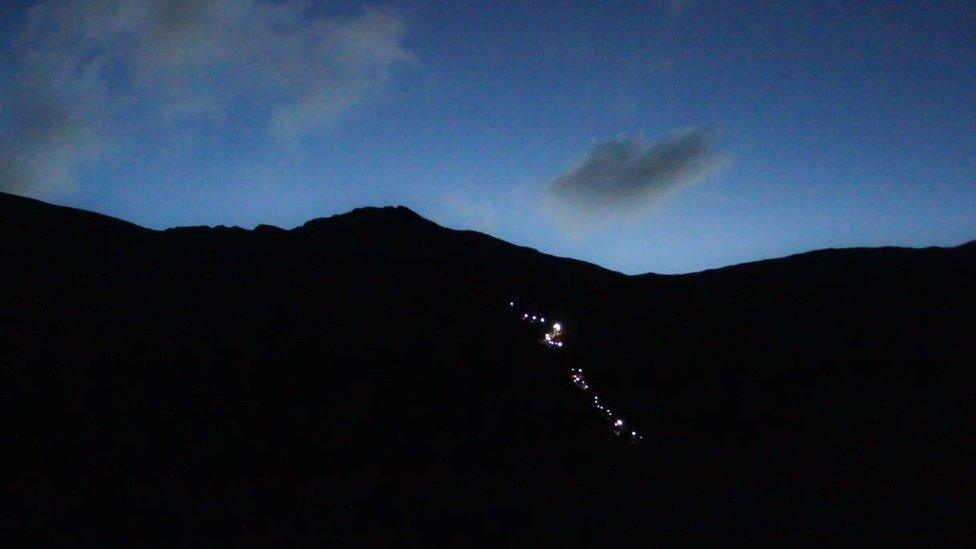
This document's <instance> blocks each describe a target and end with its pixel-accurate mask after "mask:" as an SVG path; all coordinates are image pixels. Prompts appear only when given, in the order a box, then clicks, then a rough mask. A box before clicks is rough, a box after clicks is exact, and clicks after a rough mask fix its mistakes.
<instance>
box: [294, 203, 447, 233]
mask: <svg viewBox="0 0 976 549" xmlns="http://www.w3.org/2000/svg"><path fill="white" fill-rule="evenodd" d="M337 223H338V224H346V223H376V224H397V225H399V224H409V225H414V226H416V225H426V226H431V227H438V226H439V225H437V224H436V223H434V222H433V221H431V220H429V219H427V218H425V217H423V216H422V215H420V214H418V213H417V212H415V211H413V210H411V209H410V208H407V207H406V206H363V207H360V208H356V209H354V210H351V211H349V212H346V213H341V214H336V215H331V216H329V217H319V218H316V219H312V220H310V221H307V222H305V223H304V224H303V225H301V226H300V227H298V228H299V229H314V228H317V227H321V226H325V225H333V224H337Z"/></svg>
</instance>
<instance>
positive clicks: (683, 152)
mask: <svg viewBox="0 0 976 549" xmlns="http://www.w3.org/2000/svg"><path fill="white" fill-rule="evenodd" d="M712 141H713V139H712V135H711V134H710V132H709V131H708V130H705V129H701V128H691V129H685V130H680V131H675V132H672V133H670V134H668V135H666V136H664V137H662V138H661V139H659V140H657V141H653V142H646V141H644V140H643V139H640V138H626V139H620V140H610V141H605V142H603V143H599V144H598V145H596V146H595V147H594V148H593V149H592V150H591V151H590V153H589V154H588V155H587V157H586V158H585V159H584V160H583V161H582V162H581V163H580V164H579V165H578V166H576V167H575V168H573V169H572V170H570V171H569V172H567V173H565V174H563V175H561V176H560V177H558V178H556V179H555V180H554V181H552V182H551V183H550V185H549V195H550V198H551V199H552V202H553V203H554V205H555V206H556V207H557V208H558V209H559V210H561V211H562V212H564V213H565V214H567V216H569V217H570V218H571V219H574V220H576V221H581V222H593V221H606V220H614V219H621V218H623V219H632V218H635V217H639V216H640V215H641V214H643V213H644V212H646V211H647V210H648V208H650V207H651V206H652V205H653V204H655V203H656V202H658V201H659V200H660V199H661V198H662V197H664V196H666V195H667V194H669V193H672V192H675V191H677V190H679V189H681V188H684V187H687V186H689V185H693V184H695V183H697V182H700V181H702V180H703V179H705V178H707V177H708V176H710V175H713V174H714V173H716V172H717V171H718V170H720V169H721V168H722V167H724V166H725V165H726V164H727V163H728V157H727V155H725V154H723V153H720V152H718V151H717V150H716V148H715V146H714V144H713V143H712Z"/></svg>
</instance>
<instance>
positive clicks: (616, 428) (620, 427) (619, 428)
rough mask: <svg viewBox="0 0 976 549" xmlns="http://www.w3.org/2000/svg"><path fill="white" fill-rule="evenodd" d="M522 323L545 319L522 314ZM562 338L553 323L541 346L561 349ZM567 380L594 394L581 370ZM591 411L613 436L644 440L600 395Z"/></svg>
mask: <svg viewBox="0 0 976 549" xmlns="http://www.w3.org/2000/svg"><path fill="white" fill-rule="evenodd" d="M508 307H509V308H510V309H514V308H515V302H514V301H509V302H508ZM522 321H523V322H528V323H529V324H545V323H546V318H545V317H544V316H541V315H534V314H532V313H529V312H523V313H522ZM562 337H563V324H562V323H561V322H553V324H552V326H551V327H550V328H549V330H548V331H547V332H546V333H545V334H543V336H542V344H543V345H545V346H546V347H550V348H554V349H562V348H563V345H564V344H565V343H564V342H563V340H562ZM569 380H570V381H571V382H572V383H573V385H575V386H576V388H577V389H579V390H580V391H582V392H585V393H587V394H592V393H595V391H590V382H589V381H587V379H586V376H584V375H583V369H582V368H576V367H573V368H570V369H569ZM591 402H592V405H593V409H594V410H596V411H597V413H599V414H600V415H601V416H602V417H604V419H606V420H607V421H609V423H610V432H611V433H613V434H614V435H615V436H621V435H624V434H626V435H627V438H628V439H629V440H630V442H631V443H632V444H636V443H638V442H640V441H642V440H644V435H643V434H641V433H639V432H638V431H637V430H636V429H633V428H631V429H630V430H628V429H627V422H626V421H625V420H624V418H623V416H621V415H619V414H617V413H615V412H614V411H613V409H611V408H610V407H609V406H608V405H607V404H606V403H605V402H604V401H603V399H601V398H600V395H598V394H593V398H592V400H591Z"/></svg>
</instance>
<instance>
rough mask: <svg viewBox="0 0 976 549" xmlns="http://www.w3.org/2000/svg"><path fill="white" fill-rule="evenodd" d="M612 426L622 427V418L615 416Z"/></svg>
mask: <svg viewBox="0 0 976 549" xmlns="http://www.w3.org/2000/svg"><path fill="white" fill-rule="evenodd" d="M613 426H614V427H623V426H624V420H622V419H620V418H617V420H616V421H614V422H613Z"/></svg>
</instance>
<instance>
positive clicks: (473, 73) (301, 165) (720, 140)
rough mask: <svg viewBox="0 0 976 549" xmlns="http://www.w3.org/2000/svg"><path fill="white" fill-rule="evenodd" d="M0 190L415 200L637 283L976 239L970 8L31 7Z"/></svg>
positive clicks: (298, 217) (1, 103) (15, 65)
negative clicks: (660, 276) (818, 251)
mask: <svg viewBox="0 0 976 549" xmlns="http://www.w3.org/2000/svg"><path fill="white" fill-rule="evenodd" d="M4 9H5V10H7V11H6V12H4V17H3V18H2V20H3V21H4V23H3V26H2V27H0V32H2V33H3V36H4V40H3V42H2V44H3V48H4V49H3V50H2V52H0V63H2V64H3V66H4V70H0V84H2V85H3V88H2V89H3V91H2V92H0V188H2V189H3V190H6V191H10V192H15V193H18V194H23V195H27V196H34V197H38V198H41V199H45V200H49V201H52V202H56V203H59V204H67V205H71V206H76V207H81V208H86V209H91V210H95V211H99V212H103V213H107V214H110V215H114V216H118V217H122V218H125V219H129V220H132V221H134V222H137V223H140V224H143V225H147V226H150V227H156V228H162V227H170V226H176V225H188V224H193V225H200V224H206V225H216V224H227V225H241V226H245V227H250V226H253V225H255V224H258V223H271V224H277V225H280V226H284V227H291V226H295V225H297V224H301V223H302V222H304V221H306V220H308V219H310V218H313V217H321V216H325V215H331V214H335V213H340V212H343V211H346V210H348V209H351V208H353V207H356V206H361V205H368V204H372V205H384V204H404V205H407V206H409V207H411V208H413V209H414V210H416V211H418V212H419V213H421V214H423V215H425V216H427V217H429V218H431V219H433V220H435V221H437V222H439V223H442V224H445V225H447V226H450V227H456V228H473V229H477V230H482V231H485V232H488V233H491V234H493V235H495V236H498V237H500V238H503V239H506V240H509V241H512V242H515V243H518V244H523V245H528V246H532V247H535V248H538V249H540V250H542V251H545V252H548V253H553V254H557V255H563V256H572V257H577V258H580V259H584V260H587V261H592V262H595V263H598V264H600V265H603V266H606V267H608V268H611V269H615V270H620V271H623V272H627V273H637V272H646V271H654V272H661V273H677V272H689V271H696V270H700V269H705V268H711V267H719V266H724V265H728V264H732V263H739V262H743V261H750V260H756V259H762V258H767V257H775V256H780V255H785V254H789V253H794V252H800V251H806V250H809V249H814V248H822V247H831V246H833V247H846V246H861V245H867V246H877V245H908V246H925V245H954V244H958V243H961V242H963V241H967V240H970V239H974V238H976V107H974V105H976V38H974V37H976V7H973V6H972V5H971V2H962V1H959V2H952V1H950V2H898V3H893V2H858V1H848V2H824V1H819V2H731V1H728V2H726V1H706V0H697V1H695V0H685V1H683V2H668V1H661V2H646V1H645V2H623V1H621V2H594V1H577V2H571V1H564V2H541V1H540V2H505V3H489V2H462V1H454V2H436V3H435V2H392V3H383V4H362V3H352V2H342V3H323V2H303V1H294V2H262V1H258V0H219V1H218V0H214V1H204V0H169V1H161V0H136V1H131V2H119V3H116V2H110V1H108V0H93V1H92V2H87V3H83V5H79V4H78V3H70V2H64V1H50V2H40V3H38V2H34V3H31V2H23V3H15V4H10V5H8V7H6V8H4Z"/></svg>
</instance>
